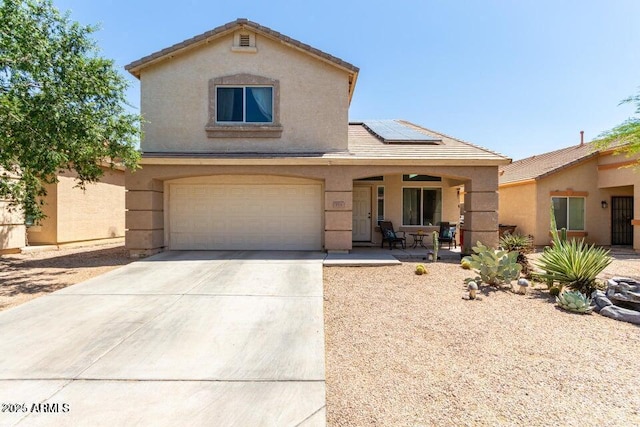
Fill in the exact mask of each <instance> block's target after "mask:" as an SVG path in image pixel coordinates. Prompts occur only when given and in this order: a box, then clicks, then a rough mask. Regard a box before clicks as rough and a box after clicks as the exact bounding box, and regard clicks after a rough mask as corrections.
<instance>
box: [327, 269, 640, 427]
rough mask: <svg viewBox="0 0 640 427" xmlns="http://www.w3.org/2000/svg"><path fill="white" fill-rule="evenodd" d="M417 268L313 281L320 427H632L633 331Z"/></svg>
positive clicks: (336, 274)
mask: <svg viewBox="0 0 640 427" xmlns="http://www.w3.org/2000/svg"><path fill="white" fill-rule="evenodd" d="M617 263H619V262H617ZM416 265H417V264H416V263H404V264H403V265H401V266H395V267H366V268H349V267H330V268H325V269H324V282H325V289H324V291H325V334H326V355H327V359H326V364H327V418H328V424H329V425H330V426H367V425H393V426H404V425H407V426H409V425H411V426H415V425H421V426H422V425H424V426H431V425H438V426H447V425H450V426H463V425H522V426H525V425H526V426H533V425H536V426H542V425H563V426H586V425H593V426H596V425H597V426H600V425H617V426H630V425H640V373H639V372H638V360H639V359H638V357H639V354H640V329H639V328H638V327H637V326H634V325H631V324H628V323H622V322H617V321H615V320H611V319H607V318H605V317H603V316H600V315H598V314H595V313H594V314H591V315H577V314H571V313H567V312H564V311H561V310H560V309H557V308H556V307H555V305H554V303H553V300H552V299H550V298H549V296H548V293H547V291H546V290H543V288H544V287H543V286H541V287H540V289H534V290H533V291H531V292H530V294H529V295H526V296H522V295H516V294H513V293H511V292H509V291H497V290H493V289H489V290H488V289H487V288H483V292H481V294H480V298H479V300H475V301H468V300H465V299H463V297H464V296H466V291H465V287H464V284H463V279H464V278H465V277H469V276H471V275H472V274H473V273H472V272H470V271H466V270H463V269H461V268H460V267H459V266H458V265H457V264H448V263H444V262H438V263H436V264H426V265H427V267H428V269H429V273H428V274H427V275H426V276H417V275H415V274H414V269H415V266H416ZM612 267H616V265H612V266H610V267H609V268H608V269H607V270H606V271H605V273H607V274H609V273H610V274H611V275H612V274H614V273H613V270H612ZM618 268H619V269H623V268H624V269H625V270H624V273H623V274H625V275H631V273H635V274H634V275H635V276H636V277H637V276H640V264H638V260H637V259H636V260H634V261H624V262H622V263H621V264H619V265H618ZM620 273H622V272H620Z"/></svg>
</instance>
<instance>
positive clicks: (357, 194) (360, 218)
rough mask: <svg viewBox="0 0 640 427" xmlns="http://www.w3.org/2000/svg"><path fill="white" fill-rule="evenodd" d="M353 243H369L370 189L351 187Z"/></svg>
mask: <svg viewBox="0 0 640 427" xmlns="http://www.w3.org/2000/svg"><path fill="white" fill-rule="evenodd" d="M352 226H353V228H352V230H353V231H352V233H353V241H354V242H370V241H371V187H353V224H352Z"/></svg>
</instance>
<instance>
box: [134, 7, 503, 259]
mask: <svg viewBox="0 0 640 427" xmlns="http://www.w3.org/2000/svg"><path fill="white" fill-rule="evenodd" d="M126 69H127V70H128V71H129V72H130V73H131V74H133V75H134V76H136V77H137V78H139V79H140V85H141V110H142V115H143V117H144V120H145V123H144V128H143V134H144V139H143V140H142V141H141V150H142V152H143V155H142V160H141V166H142V169H140V170H137V171H135V172H127V175H126V188H127V194H126V209H127V213H126V228H127V232H126V246H127V248H128V249H129V251H130V253H131V255H132V256H146V255H150V254H153V253H156V252H159V251H162V250H165V249H172V250H192V249H208V250H215V249H238V250H239V249H256V250H257V249H266V250H273V249H276V250H277V249H282V250H326V251H349V250H351V249H352V247H353V244H354V242H356V244H361V242H365V243H369V244H378V243H380V239H381V236H380V234H379V231H378V229H377V224H378V221H379V220H381V219H387V220H390V221H392V222H393V223H394V225H395V227H396V229H403V230H406V231H407V232H417V231H418V230H423V231H430V230H437V229H438V226H437V224H438V223H439V222H440V221H450V222H453V223H457V222H458V219H459V209H458V204H459V202H458V191H459V188H460V186H463V185H464V188H465V209H466V214H465V222H464V225H463V229H464V233H465V245H466V246H465V248H466V249H468V248H469V244H468V242H474V243H475V241H477V240H480V241H483V242H485V243H487V244H495V243H496V242H497V228H498V227H497V226H498V213H497V208H498V194H497V187H498V167H499V166H500V165H503V164H507V163H508V162H509V161H510V160H509V159H507V158H506V157H504V156H502V155H499V154H496V153H494V152H491V151H489V150H486V149H484V148H481V147H477V146H474V145H472V144H469V143H466V142H464V141H460V140H458V139H455V138H452V137H449V136H447V135H444V134H442V133H439V132H435V131H433V130H430V129H426V128H423V127H420V126H417V125H414V124H411V123H408V122H406V121H402V120H368V121H367V120H364V121H361V122H352V123H349V120H348V111H349V104H350V102H351V99H352V97H353V95H354V90H355V85H356V81H357V78H358V73H359V69H358V68H357V67H355V66H353V65H351V64H349V63H348V62H345V61H343V60H341V59H338V58H336V57H334V56H331V55H329V54H327V53H324V52H322V51H320V50H318V49H315V48H313V47H311V46H309V45H306V44H304V43H301V42H300V41H297V40H294V39H292V38H290V37H287V36H285V35H283V34H280V33H278V32H276V31H274V30H271V29H269V28H267V27H264V26H262V25H260V24H257V23H255V22H251V21H248V20H246V19H238V20H236V21H234V22H230V23H228V24H226V25H223V26H220V27H217V28H215V29H213V30H211V31H208V32H206V33H204V34H200V35H198V36H195V37H193V38H191V39H188V40H185V41H183V42H181V43H178V44H176V45H173V46H171V47H168V48H166V49H163V50H161V51H159V52H156V53H153V54H151V55H149V56H146V57H144V58H142V59H140V60H137V61H134V62H132V63H131V64H129V65H127V66H126ZM398 71H399V73H400V72H401V70H398ZM410 241H411V240H410Z"/></svg>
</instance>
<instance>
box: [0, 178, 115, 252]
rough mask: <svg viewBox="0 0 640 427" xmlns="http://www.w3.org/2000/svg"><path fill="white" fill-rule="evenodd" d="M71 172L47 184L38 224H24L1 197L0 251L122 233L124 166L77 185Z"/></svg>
mask: <svg viewBox="0 0 640 427" xmlns="http://www.w3.org/2000/svg"><path fill="white" fill-rule="evenodd" d="M74 178H75V175H74V173H71V172H61V173H60V174H58V182H57V183H55V184H47V185H46V187H45V188H46V190H47V195H46V196H45V198H44V202H45V204H44V205H43V206H42V210H43V211H44V213H45V215H46V216H47V217H46V218H45V219H44V220H43V221H42V223H41V224H39V225H34V226H31V227H28V228H27V227H26V226H25V219H24V216H23V215H22V213H21V212H18V211H13V212H12V211H10V210H9V208H8V207H9V206H8V205H9V203H8V201H0V208H1V209H2V210H1V212H2V217H0V253H11V252H20V248H22V247H24V246H26V245H27V244H28V245H61V244H67V243H79V242H92V243H96V242H109V241H118V240H120V241H121V240H122V238H123V237H124V225H125V224H124V222H125V219H124V199H125V188H124V170H123V169H114V170H111V169H109V168H105V174H104V175H103V176H102V177H101V178H100V181H99V182H97V183H94V184H87V186H86V189H85V190H82V189H80V188H78V187H76V184H77V182H76V180H75V179H74Z"/></svg>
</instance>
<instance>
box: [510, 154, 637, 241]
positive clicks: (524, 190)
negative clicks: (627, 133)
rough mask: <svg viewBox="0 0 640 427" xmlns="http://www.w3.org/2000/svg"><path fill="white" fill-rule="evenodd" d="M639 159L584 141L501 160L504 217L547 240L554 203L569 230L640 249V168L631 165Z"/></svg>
mask: <svg viewBox="0 0 640 427" xmlns="http://www.w3.org/2000/svg"><path fill="white" fill-rule="evenodd" d="M637 161H638V159H637V158H635V159H629V158H625V157H624V156H619V155H614V154H613V150H601V151H598V150H596V149H595V147H594V146H593V144H580V145H577V146H573V147H567V148H563V149H561V150H557V151H552V152H550V153H544V154H540V155H536V156H533V157H529V158H526V159H522V160H518V161H516V162H513V163H511V164H510V165H505V166H502V167H501V168H500V189H499V193H500V223H501V224H509V225H516V226H517V229H516V233H520V234H531V235H533V236H534V243H535V244H536V245H548V244H549V241H550V231H549V229H550V209H551V204H552V203H553V206H554V211H555V213H556V222H557V226H558V228H563V227H564V228H566V229H567V230H568V233H567V234H568V236H573V237H578V238H581V237H584V238H585V240H586V241H587V242H589V243H595V244H598V245H603V246H609V245H624V246H633V248H634V249H635V250H636V251H640V219H638V218H640V174H638V172H637V171H636V170H634V169H633V168H632V167H629V166H631V165H633V164H634V163H637ZM634 212H635V216H634Z"/></svg>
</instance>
